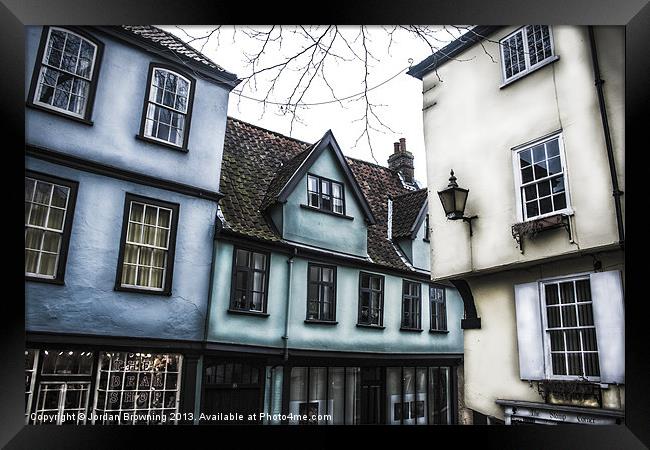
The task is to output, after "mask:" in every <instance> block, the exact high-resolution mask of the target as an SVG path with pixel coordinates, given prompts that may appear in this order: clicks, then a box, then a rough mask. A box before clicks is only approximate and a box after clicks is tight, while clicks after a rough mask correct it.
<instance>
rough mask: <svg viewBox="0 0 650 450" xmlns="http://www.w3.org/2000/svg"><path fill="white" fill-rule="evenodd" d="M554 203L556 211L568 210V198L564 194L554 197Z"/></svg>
mask: <svg viewBox="0 0 650 450" xmlns="http://www.w3.org/2000/svg"><path fill="white" fill-rule="evenodd" d="M553 203H554V205H555V211H559V210H561V209H564V208H566V197H565V195H564V193H561V194H557V195H554V196H553Z"/></svg>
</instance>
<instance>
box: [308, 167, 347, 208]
mask: <svg viewBox="0 0 650 450" xmlns="http://www.w3.org/2000/svg"><path fill="white" fill-rule="evenodd" d="M307 204H308V205H309V206H311V207H313V208H318V209H322V210H325V211H331V212H333V213H336V214H341V215H344V214H345V201H344V196H343V185H342V184H341V183H337V182H336V181H333V180H329V179H327V178H323V177H319V176H316V175H307Z"/></svg>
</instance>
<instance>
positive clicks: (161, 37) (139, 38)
mask: <svg viewBox="0 0 650 450" xmlns="http://www.w3.org/2000/svg"><path fill="white" fill-rule="evenodd" d="M99 29H100V30H102V31H104V32H107V33H109V34H111V35H113V36H116V37H121V38H123V39H126V40H128V41H130V42H132V43H135V44H138V45H140V46H143V47H144V48H145V49H146V50H149V51H154V52H155V53H157V54H158V55H160V56H162V57H164V58H166V59H169V60H170V61H172V62H174V63H176V64H178V63H180V64H185V65H189V66H191V67H192V68H194V69H197V70H200V71H203V72H205V73H206V74H210V75H212V76H213V77H214V78H216V80H217V81H220V82H222V83H224V84H226V85H227V86H229V87H230V89H232V88H234V87H235V86H237V84H239V81H240V80H239V79H238V78H237V75H235V74H234V73H230V72H228V71H227V70H225V69H224V68H223V67H221V66H219V65H218V64H217V63H215V62H214V61H212V60H211V59H210V58H208V57H207V56H205V55H204V54H203V53H201V52H200V51H198V50H196V49H195V48H193V47H192V46H190V45H189V44H187V43H186V42H184V41H183V40H182V39H180V38H179V37H177V36H174V35H173V34H171V33H168V32H167V31H164V30H161V29H160V28H158V27H155V26H153V25H121V26H102V27H99Z"/></svg>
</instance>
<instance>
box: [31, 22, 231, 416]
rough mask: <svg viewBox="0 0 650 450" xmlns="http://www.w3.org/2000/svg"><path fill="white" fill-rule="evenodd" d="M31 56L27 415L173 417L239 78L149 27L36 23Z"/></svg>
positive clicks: (185, 394)
mask: <svg viewBox="0 0 650 450" xmlns="http://www.w3.org/2000/svg"><path fill="white" fill-rule="evenodd" d="M25 69H26V70H25V73H26V79H25V85H26V92H27V97H26V102H27V108H26V117H25V119H26V129H25V131H26V159H25V164H26V173H25V278H26V283H25V298H26V304H25V318H26V323H25V326H26V330H27V350H26V364H25V370H26V390H25V398H26V421H27V422H28V423H47V422H56V423H61V422H62V421H64V420H66V421H73V422H77V423H117V422H119V423H141V422H145V423H159V422H164V421H167V422H169V421H172V422H175V421H177V420H178V418H179V416H178V415H175V414H172V413H177V412H181V413H182V412H183V411H193V410H194V403H195V394H196V386H197V376H198V377H199V378H200V376H201V374H200V373H199V374H198V375H197V365H198V362H199V357H200V354H201V342H202V341H203V340H204V331H205V325H206V317H207V306H208V290H209V285H210V273H211V267H212V256H213V243H214V230H215V220H216V216H217V204H218V202H219V200H220V198H221V197H222V194H221V193H220V191H219V182H220V170H221V158H222V151H223V141H224V134H225V128H226V114H227V103H228V95H229V92H230V90H231V89H232V88H233V87H234V86H235V85H236V84H237V83H238V80H237V77H236V76H235V75H233V74H231V73H228V72H227V71H225V70H224V69H222V68H221V67H219V66H218V65H216V64H215V63H214V62H212V61H210V60H209V59H207V58H206V57H204V56H203V55H202V54H200V53H199V52H197V51H196V50H194V49H193V48H191V47H189V46H187V45H186V44H184V43H183V42H182V41H180V40H179V39H178V38H176V37H174V36H172V35H170V34H169V33H166V32H164V31H162V30H160V29H158V28H155V27H151V26H122V27H84V28H77V27H55V26H49V27H41V26H33V27H27V29H26V68H25ZM60 413H69V414H72V419H71V418H70V417H71V416H67V417H66V416H65V415H62V414H60ZM79 413H84V414H83V415H81V414H79ZM119 414H121V416H119V417H118V415H119ZM138 415H140V416H138ZM180 418H181V419H183V416H180Z"/></svg>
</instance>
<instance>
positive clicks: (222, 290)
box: [196, 118, 463, 424]
mask: <svg viewBox="0 0 650 450" xmlns="http://www.w3.org/2000/svg"><path fill="white" fill-rule="evenodd" d="M221 175H222V176H221V185H220V186H221V187H220V189H221V192H222V193H223V194H224V199H223V200H222V202H221V203H220V207H219V208H220V209H219V219H220V220H219V224H218V233H217V235H216V245H215V247H214V256H213V260H214V263H213V275H212V286H211V295H210V304H209V318H208V324H207V328H206V330H207V333H206V344H205V348H206V349H205V353H204V356H203V360H202V369H201V370H202V372H203V383H202V389H201V402H197V406H196V413H197V418H199V419H201V420H202V421H205V422H208V423H209V422H214V421H218V422H219V423H223V422H227V421H233V422H237V423H239V422H241V421H242V420H243V421H250V422H258V423H259V422H261V423H290V424H293V423H310V422H316V423H319V424H363V423H384V424H400V423H401V424H448V423H456V415H457V414H456V409H457V406H456V403H457V392H458V388H457V368H458V366H459V365H460V364H461V362H462V351H463V333H462V329H461V326H460V323H461V318H462V316H463V303H462V299H461V297H460V295H459V293H458V291H456V289H454V288H453V287H452V286H451V285H445V284H437V283H432V282H431V278H430V273H429V268H430V264H429V258H430V256H429V255H430V251H429V242H428V238H429V234H428V233H429V227H428V219H427V212H428V202H427V190H426V189H420V188H419V186H417V183H416V182H415V181H414V179H413V155H412V154H411V153H410V152H408V151H407V150H406V143H405V140H403V139H401V140H400V142H398V143H396V144H395V149H394V154H393V155H392V156H391V157H390V159H389V167H388V168H387V167H383V166H380V165H376V164H372V163H368V162H365V161H361V160H357V159H354V158H349V157H346V156H344V155H343V153H342V151H341V149H340V148H339V145H338V144H337V142H336V139H335V138H334V136H333V134H332V133H331V131H328V132H327V133H325V135H324V136H323V137H322V138H321V139H320V140H319V141H318V142H316V143H313V144H311V143H306V142H302V141H298V140H296V139H292V138H289V137H286V136H283V135H281V134H278V133H275V132H272V131H269V130H265V129H263V128H259V127H257V126H254V125H252V124H249V123H245V122H242V121H240V120H236V119H232V118H229V119H228V121H227V126H226V134H225V144H224V153H223V164H222V174H221ZM260 411H262V412H263V413H262V414H259V412H260ZM222 412H232V413H234V414H241V416H240V417H233V416H230V417H224V416H223V415H221V414H220V413H222ZM201 413H202V414H203V416H201ZM249 414H250V416H249ZM253 414H255V415H253Z"/></svg>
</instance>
